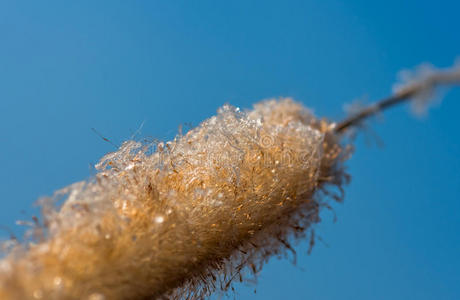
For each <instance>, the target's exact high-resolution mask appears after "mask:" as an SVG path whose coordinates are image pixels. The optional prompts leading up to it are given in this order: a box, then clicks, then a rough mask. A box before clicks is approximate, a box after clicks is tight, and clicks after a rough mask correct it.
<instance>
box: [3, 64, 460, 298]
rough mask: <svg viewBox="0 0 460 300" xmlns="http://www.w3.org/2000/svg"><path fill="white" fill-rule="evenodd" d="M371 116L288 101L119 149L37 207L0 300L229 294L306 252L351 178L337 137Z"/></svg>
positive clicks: (437, 78) (6, 266)
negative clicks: (325, 116) (335, 116)
mask: <svg viewBox="0 0 460 300" xmlns="http://www.w3.org/2000/svg"><path fill="white" fill-rule="evenodd" d="M454 70H455V72H456V73H455V74H457V75H455V76H453V77H452V76H445V75H446V74H449V73H446V72H450V71H446V72H444V71H443V72H440V71H435V72H433V73H432V74H431V75H430V76H428V77H423V76H422V77H421V78H419V77H415V80H412V79H413V78H414V77H411V78H412V79H411V80H412V81H410V82H409V83H407V84H406V85H404V86H402V87H400V89H399V90H398V91H396V93H395V96H394V97H401V96H397V95H400V94H403V95H406V96H405V97H404V99H406V98H409V97H413V96H416V95H419V94H420V93H421V91H425V90H426V89H429V90H431V89H432V87H434V86H435V85H436V84H439V83H453V82H455V83H457V82H458V81H459V76H458V73H459V72H458V68H456V69H454ZM452 72H454V71H452ZM452 74H453V73H452ZM407 90H409V91H410V92H407ZM401 99H402V98H401ZM376 107H378V106H376ZM380 109H382V107H380V108H378V109H377V110H380ZM369 111H370V110H369ZM375 111H376V109H373V110H372V113H366V114H363V115H362V116H360V117H356V116H352V117H351V119H348V121H347V120H346V121H344V122H341V123H339V125H336V124H335V123H332V122H328V121H326V120H320V119H317V118H316V117H314V116H313V115H312V114H311V113H310V112H309V111H308V110H307V109H306V108H304V107H303V106H302V105H300V104H299V103H296V102H294V101H293V100H291V99H278V100H269V101H264V102H261V103H258V104H256V105H255V106H254V108H253V110H248V111H240V110H239V109H237V108H234V107H231V106H224V107H222V108H221V109H220V110H219V112H218V114H217V115H216V116H214V117H211V118H210V119H208V120H206V121H204V122H203V123H202V124H200V125H199V126H198V127H197V128H195V129H193V130H191V131H189V132H188V133H187V134H185V135H179V136H177V137H176V138H175V139H174V140H173V141H170V142H168V143H165V144H164V143H158V144H146V143H140V142H136V141H127V142H125V143H124V144H123V145H122V146H121V147H120V149H119V150H118V151H116V152H114V153H109V154H107V155H106V156H105V157H103V158H102V160H101V161H100V163H99V164H98V165H97V166H96V167H97V169H98V170H99V171H98V173H97V174H96V175H95V176H94V178H92V179H90V180H87V181H83V182H79V183H75V184H73V185H71V186H69V187H67V188H65V189H63V190H60V191H58V192H56V195H55V196H54V197H52V198H50V199H48V200H46V201H42V205H43V221H42V224H41V225H40V224H38V223H37V225H36V226H35V228H34V236H35V241H34V242H33V243H28V244H26V245H24V244H15V245H13V246H12V249H11V250H10V252H9V254H8V255H7V256H6V257H5V258H4V259H3V260H1V261H0V299H90V300H102V299H105V300H108V299H200V298H202V297H205V296H208V295H210V294H211V293H212V292H214V291H216V290H223V291H225V290H227V289H228V288H229V287H230V286H231V284H232V282H233V281H234V280H244V276H247V275H248V274H251V273H252V274H256V273H257V272H258V271H259V270H260V269H261V267H262V265H263V264H264V263H265V262H266V261H267V260H268V259H269V258H270V257H272V256H274V255H282V254H283V253H285V252H286V251H288V252H292V253H295V250H294V249H293V246H292V242H295V241H297V240H299V239H301V238H304V237H309V238H310V243H311V245H313V243H314V241H315V239H314V233H313V225H315V224H316V223H318V222H319V221H320V218H319V213H320V211H321V209H322V208H328V207H329V204H328V203H329V202H330V201H331V200H330V199H333V200H332V201H334V200H337V201H340V200H341V199H342V193H341V191H342V190H341V189H342V185H343V184H344V183H345V182H346V181H347V178H348V176H347V175H346V173H345V172H344V167H343V166H344V161H345V160H346V159H347V158H348V156H349V154H350V146H347V144H346V143H345V142H344V141H343V137H342V135H341V132H342V131H344V130H345V129H347V128H349V127H352V126H353V125H354V124H356V122H360V121H362V119H364V118H367V117H368V116H370V115H372V114H373V113H375ZM350 120H351V121H350ZM60 199H63V200H64V202H63V204H62V205H61V206H60V207H58V208H57V207H56V205H55V204H54V202H55V201H58V200H60Z"/></svg>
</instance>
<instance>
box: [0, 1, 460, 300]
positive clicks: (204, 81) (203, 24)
mask: <svg viewBox="0 0 460 300" xmlns="http://www.w3.org/2000/svg"><path fill="white" fill-rule="evenodd" d="M281 3H282V4H281ZM459 9H460V4H459V2H457V1H420V0H419V1H396V0H389V1H380V2H377V1H355V0H348V1H333V0H322V1H319V0H318V1H282V2H279V1H232V2H231V3H230V2H229V1H226V2H224V1H193V2H192V1H161V2H160V1H115V0H111V1H72V2H71V1H4V0H2V1H0V166H1V168H0V191H1V194H0V201H1V202H0V204H1V209H0V224H1V225H4V226H8V227H10V228H11V229H12V230H13V231H14V232H15V233H16V234H20V232H21V231H22V229H21V228H18V227H17V226H16V225H14V222H15V220H17V219H24V218H28V217H29V216H30V215H31V214H33V213H35V212H36V209H34V208H33V207H32V203H33V202H34V201H35V199H37V198H38V197H40V196H44V195H50V194H51V193H52V192H53V190H55V189H57V188H60V187H63V186H65V185H67V184H70V183H72V182H75V181H78V180H81V179H84V178H87V177H88V176H90V174H91V170H90V167H89V166H90V164H93V163H95V162H97V161H98V159H99V158H100V157H101V156H102V155H103V154H104V153H106V152H108V151H112V150H114V147H113V146H112V145H110V144H108V143H106V142H104V141H103V140H102V139H101V138H99V137H98V136H97V135H95V134H94V133H93V132H92V131H91V129H90V128H91V127H94V128H96V129H97V130H98V131H100V132H101V133H103V134H104V135H105V136H106V137H108V138H110V139H111V140H112V141H113V142H114V143H117V144H119V143H120V142H122V141H123V140H125V139H127V138H129V137H130V136H131V134H132V132H133V131H135V130H136V129H137V128H138V127H139V126H140V124H141V123H142V122H144V121H145V125H144V127H143V130H142V134H143V135H144V136H152V137H155V138H159V139H169V138H171V137H173V135H174V134H175V133H176V132H177V128H178V125H179V124H181V123H188V122H190V123H192V124H195V125H196V124H198V123H199V122H200V121H201V120H203V119H205V118H207V117H209V116H211V115H213V114H214V113H215V111H216V109H217V108H218V107H219V106H221V105H222V104H224V103H225V102H229V103H231V104H234V105H237V106H240V107H243V108H246V107H250V106H251V105H252V103H254V102H256V101H258V100H261V99H264V98H267V97H276V96H292V97H294V98H295V99H297V100H298V101H301V102H303V103H304V104H305V105H307V106H309V107H311V108H312V109H313V110H314V111H315V113H316V114H318V115H320V116H326V117H329V118H332V119H339V118H341V117H342V116H343V110H342V108H343V106H342V105H343V103H346V102H351V101H352V100H354V99H357V98H360V99H364V100H366V99H367V100H368V101H371V100H375V99H378V98H380V97H383V96H385V95H388V94H389V92H390V91H391V86H392V84H393V83H394V82H395V78H396V77H395V76H396V73H397V72H398V71H399V70H400V69H403V68H408V67H413V66H415V65H417V64H418V63H420V62H424V61H430V62H432V63H433V64H435V65H439V66H448V65H450V64H451V63H452V62H453V60H454V58H455V57H456V56H457V55H460V35H459V33H458V29H459V28H460V18H459V16H458V12H459ZM458 98H460V90H459V89H457V90H452V91H451V92H450V93H449V94H448V95H447V97H446V98H445V101H444V103H443V104H442V106H441V107H439V108H436V109H434V110H432V111H431V112H430V114H429V116H428V118H426V119H424V120H421V121H420V120H416V119H414V118H413V117H410V116H408V114H407V108H402V107H401V108H397V109H394V110H392V111H390V112H388V113H387V114H385V120H384V122H382V123H374V126H373V129H375V131H376V133H377V134H378V136H379V137H380V138H381V139H382V140H383V141H384V143H385V146H384V147H383V148H379V147H376V146H375V145H371V146H369V145H367V144H366V142H365V141H366V140H365V139H364V138H363V137H361V138H359V139H358V141H357V144H356V146H357V151H356V153H355V155H354V157H353V158H352V160H351V161H350V162H349V163H348V166H349V172H350V173H351V174H352V176H353V180H352V182H351V184H350V185H349V186H347V188H346V200H345V203H344V204H338V205H335V206H334V207H335V211H336V214H337V217H338V221H337V222H336V223H334V222H333V216H332V214H330V213H325V214H324V216H323V217H324V221H323V223H321V224H320V225H319V226H318V228H317V230H318V233H319V234H320V235H321V237H322V238H323V240H324V241H325V242H326V243H327V246H326V245H324V244H321V243H318V244H317V246H316V247H315V248H314V250H313V252H312V254H311V255H309V256H308V255H307V254H306V252H307V248H308V247H307V245H306V243H303V244H300V245H299V246H298V248H297V250H298V254H299V255H298V264H297V266H293V265H292V264H291V263H289V262H288V261H287V260H280V261H279V260H277V259H274V260H273V261H271V262H270V263H269V264H268V265H267V266H266V268H265V269H264V270H263V272H262V273H261V274H260V277H259V283H258V285H257V286H255V287H254V286H246V285H237V292H236V294H235V295H234V296H232V297H234V298H236V299H290V300H291V299H292V300H294V299H324V300H325V299H460V284H459V283H460V271H459V270H460V256H459V255H460V234H459V233H460V202H459V195H460V175H459V172H458V170H459V167H460V157H459V154H460V151H459V150H460V125H459V123H458V120H459V112H460V99H458ZM0 236H2V237H7V233H6V232H0ZM254 288H256V290H257V293H256V294H254ZM232 297H230V298H232Z"/></svg>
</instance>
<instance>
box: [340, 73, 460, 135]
mask: <svg viewBox="0 0 460 300" xmlns="http://www.w3.org/2000/svg"><path fill="white" fill-rule="evenodd" d="M439 85H460V78H459V74H458V71H457V70H454V71H444V72H436V73H433V74H431V75H430V76H428V77H426V78H425V79H423V80H420V81H418V82H415V83H413V84H411V85H409V86H407V87H406V88H404V89H402V90H400V91H399V92H397V93H395V94H394V95H391V96H389V97H387V98H384V99H382V100H379V101H377V102H375V103H373V104H371V105H369V106H368V107H365V108H363V109H362V110H361V111H359V112H358V113H357V114H354V115H352V116H350V117H348V118H345V119H344V120H342V121H340V122H339V123H337V125H336V127H335V128H334V131H335V133H343V132H345V131H346V130H347V129H349V128H351V127H354V126H356V125H358V124H359V123H361V122H362V121H364V120H366V119H368V118H370V117H372V116H374V115H375V114H377V113H379V112H381V111H384V110H385V109H387V108H390V107H392V106H395V105H397V104H400V103H404V102H407V101H409V100H412V99H413V98H414V97H415V96H417V95H418V94H419V93H421V92H423V91H426V90H430V91H433V90H434V89H435V88H436V87H437V86H439Z"/></svg>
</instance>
